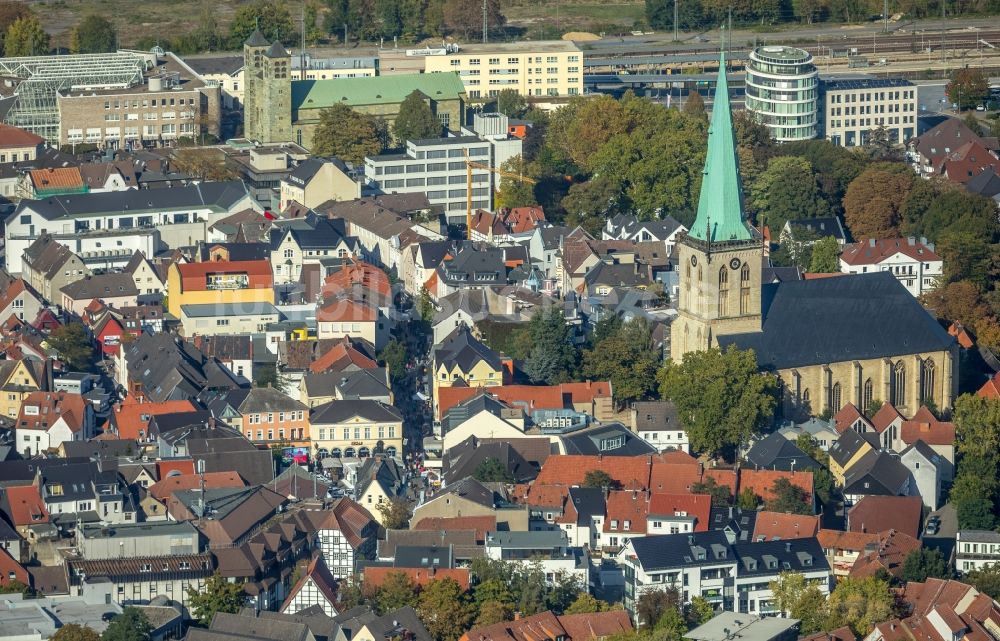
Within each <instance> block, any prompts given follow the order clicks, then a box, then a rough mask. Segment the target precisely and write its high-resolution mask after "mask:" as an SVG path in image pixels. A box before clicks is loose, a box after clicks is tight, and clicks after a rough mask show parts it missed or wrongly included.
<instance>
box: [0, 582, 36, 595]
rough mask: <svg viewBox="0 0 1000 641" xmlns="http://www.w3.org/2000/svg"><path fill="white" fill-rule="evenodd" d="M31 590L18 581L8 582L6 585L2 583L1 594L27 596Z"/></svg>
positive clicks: (0, 585) (0, 586) (0, 584)
mask: <svg viewBox="0 0 1000 641" xmlns="http://www.w3.org/2000/svg"><path fill="white" fill-rule="evenodd" d="M29 590H31V588H30V587H29V586H27V585H25V584H23V583H21V582H20V581H18V580H17V579H13V580H10V581H7V582H6V583H0V594H18V593H21V594H26V593H27V592H28V591H29Z"/></svg>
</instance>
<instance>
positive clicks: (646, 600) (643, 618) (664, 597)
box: [635, 588, 680, 628]
mask: <svg viewBox="0 0 1000 641" xmlns="http://www.w3.org/2000/svg"><path fill="white" fill-rule="evenodd" d="M670 610H675V611H677V612H678V613H679V612H680V594H679V593H678V592H677V588H661V589H658V590H647V591H645V592H643V593H642V595H641V596H640V597H639V599H638V600H637V601H636V604H635V614H636V619H637V620H638V623H639V625H640V626H642V627H646V628H649V627H653V626H655V625H657V624H658V623H659V622H660V619H662V618H663V616H664V615H665V614H666V613H667V612H668V611H670Z"/></svg>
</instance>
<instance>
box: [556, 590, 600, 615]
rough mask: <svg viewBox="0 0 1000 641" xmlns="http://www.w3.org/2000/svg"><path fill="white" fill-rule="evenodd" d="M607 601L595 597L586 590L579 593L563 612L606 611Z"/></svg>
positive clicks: (586, 612) (585, 612)
mask: <svg viewBox="0 0 1000 641" xmlns="http://www.w3.org/2000/svg"><path fill="white" fill-rule="evenodd" d="M607 610H608V603H607V602H606V601H601V600H600V599H595V598H594V597H592V596H590V595H589V594H587V593H586V592H582V593H580V596H578V597H576V600H575V601H573V602H572V603H570V604H569V607H567V608H566V611H565V612H564V614H590V613H594V612H606V611H607Z"/></svg>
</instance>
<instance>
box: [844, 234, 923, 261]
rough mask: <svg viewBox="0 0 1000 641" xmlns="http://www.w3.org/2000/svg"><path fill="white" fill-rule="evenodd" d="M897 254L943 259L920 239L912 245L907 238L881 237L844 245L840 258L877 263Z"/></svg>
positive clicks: (918, 257) (914, 257) (918, 258)
mask: <svg viewBox="0 0 1000 641" xmlns="http://www.w3.org/2000/svg"><path fill="white" fill-rule="evenodd" d="M896 254H904V255H906V256H908V257H909V258H912V259H913V260H918V261H921V262H929V261H938V260H941V257H940V256H938V255H937V254H936V253H934V250H932V249H931V248H930V247H928V246H927V245H925V244H923V243H921V242H920V241H914V242H913V244H912V245H911V244H910V242H909V239H907V238H881V239H878V240H873V241H869V240H863V241H859V242H856V243H851V244H849V245H846V246H845V247H844V251H843V253H841V254H840V260H842V261H844V262H845V263H847V264H848V265H876V264H878V263H880V262H882V261H883V260H885V259H887V258H890V257H892V256H895V255H896Z"/></svg>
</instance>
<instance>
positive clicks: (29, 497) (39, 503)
mask: <svg viewBox="0 0 1000 641" xmlns="http://www.w3.org/2000/svg"><path fill="white" fill-rule="evenodd" d="M2 491H3V493H4V494H5V495H6V496H5V499H6V500H5V504H6V506H7V509H8V513H7V516H9V517H10V521H11V523H13V524H14V525H15V526H24V525H37V524H39V523H48V522H49V512H48V510H46V509H45V501H43V500H42V497H41V495H40V494H39V493H38V489H37V488H35V486H34V485H16V486H13V487H7V488H4V489H3V490H2Z"/></svg>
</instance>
